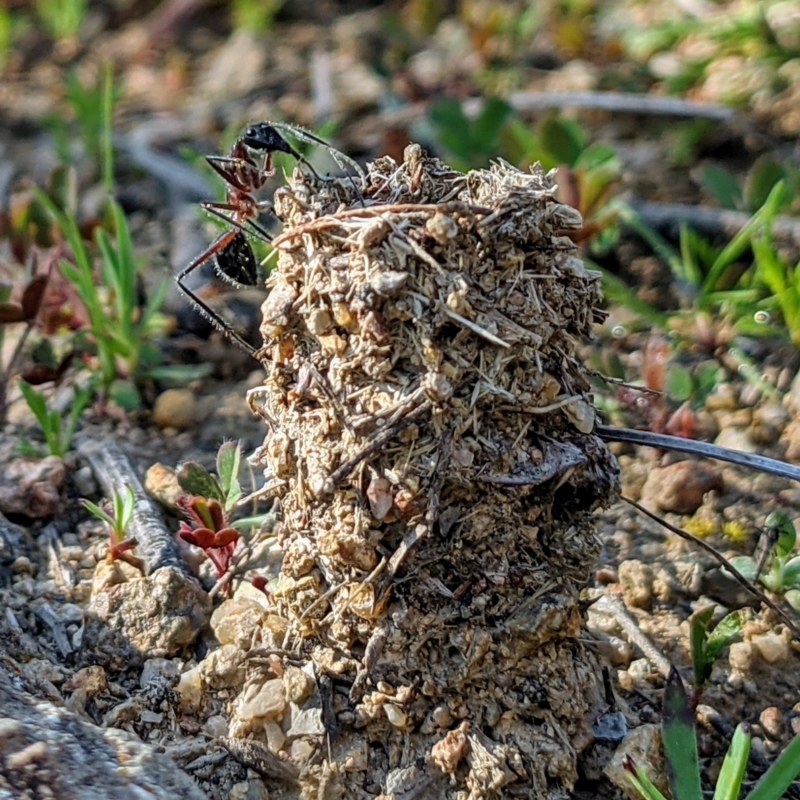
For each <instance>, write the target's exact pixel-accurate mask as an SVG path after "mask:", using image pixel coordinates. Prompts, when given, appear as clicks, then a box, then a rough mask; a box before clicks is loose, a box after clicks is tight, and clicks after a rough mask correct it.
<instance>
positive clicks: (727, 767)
mask: <svg viewBox="0 0 800 800" xmlns="http://www.w3.org/2000/svg"><path fill="white" fill-rule="evenodd" d="M662 738H663V741H664V755H665V756H666V761H667V776H668V779H669V788H670V794H671V796H672V798H673V800H703V797H704V795H703V792H702V788H701V782H700V776H701V773H700V760H699V758H698V752H697V731H696V728H695V722H694V714H693V710H692V702H691V699H690V697H689V694H688V693H687V691H686V689H685V688H684V686H683V681H682V680H681V678H680V675H679V674H678V671H677V670H676V669H674V668H673V669H672V670H671V672H670V675H669V678H668V679H667V685H666V688H665V689H664V708H663V721H662ZM750 739H751V734H750V730H749V726H747V725H746V724H744V723H742V724H740V725H739V726H738V727H737V728H736V732H735V733H734V735H733V739H732V741H731V745H730V747H729V748H728V753H727V755H726V756H725V760H724V761H723V764H722V769H721V770H720V773H719V777H718V778H717V784H716V786H715V788H714V797H713V800H737V798H738V797H739V795H740V794H741V791H742V787H743V784H744V779H745V774H746V771H747V761H748V758H749V756H750ZM625 769H626V770H627V771H628V774H629V777H630V780H631V783H632V784H633V785H634V787H635V788H636V790H637V791H638V792H639V794H640V795H641V796H642V797H644V798H645V800H666V798H665V797H664V795H663V794H662V793H661V792H660V791H659V789H657V788H656V786H655V785H654V784H653V782H652V781H651V780H650V778H649V777H648V776H647V775H646V774H645V773H644V771H643V770H642V769H641V768H640V767H638V766H637V765H636V763H635V762H634V761H633V759H632V758H628V760H627V762H626V764H625ZM798 774H800V736H795V737H794V739H792V741H791V742H790V743H789V746H788V747H787V748H786V749H785V750H784V751H783V753H781V755H780V756H779V757H778V759H777V760H776V761H775V762H774V763H773V764H772V766H771V767H770V768H769V769H768V770H767V771H766V772H765V773H764V775H762V776H761V778H760V779H759V781H758V783H757V784H756V785H755V787H754V788H753V789H752V790H751V791H750V792H749V793H748V794H747V795H746V797H745V800H780V798H781V797H783V795H784V793H785V792H786V790H787V789H788V788H789V786H790V785H791V783H792V781H794V779H795V778H796V777H797V775H798Z"/></svg>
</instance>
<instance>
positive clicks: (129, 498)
mask: <svg viewBox="0 0 800 800" xmlns="http://www.w3.org/2000/svg"><path fill="white" fill-rule="evenodd" d="M81 502H82V503H83V505H84V507H85V508H86V509H87V510H88V511H91V513H92V514H94V515H95V516H96V517H97V518H98V519H101V520H103V522H105V524H106V528H107V529H108V554H107V555H106V560H107V561H108V562H109V563H111V562H112V561H117V560H119V561H125V562H126V563H128V564H130V565H131V566H132V567H136V569H138V570H140V571H143V564H142V561H141V559H139V558H137V557H136V556H134V555H133V554H132V553H131V552H130V551H131V550H133V548H134V547H136V545H137V541H136V539H126V538H125V533H126V531H127V530H128V527H129V526H130V524H131V521H132V520H133V512H134V509H135V506H136V495H135V494H134V493H133V489H131V487H130V486H127V487H125V491H123V492H118V493H116V494H115V495H114V496H113V497H112V498H111V503H110V504H104V506H103V507H101V506H98V505H96V504H95V503H92V502H91V501H89V500H83V501H81Z"/></svg>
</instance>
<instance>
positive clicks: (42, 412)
mask: <svg viewBox="0 0 800 800" xmlns="http://www.w3.org/2000/svg"><path fill="white" fill-rule="evenodd" d="M19 389H20V391H21V392H22V396H23V397H24V398H25V402H26V403H27V404H28V408H30V410H31V411H32V412H33V416H34V417H36V421H37V422H38V423H39V427H40V428H41V429H42V430H43V431H44V429H45V427H46V426H47V424H48V418H47V402H46V401H45V399H44V396H43V395H41V394H39V392H37V391H36V390H35V389H34V388H33V386H31V385H30V384H29V383H27V382H25V381H22V380H21V381H20V382H19Z"/></svg>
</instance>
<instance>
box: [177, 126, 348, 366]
mask: <svg viewBox="0 0 800 800" xmlns="http://www.w3.org/2000/svg"><path fill="white" fill-rule="evenodd" d="M279 129H280V130H286V131H288V132H289V133H290V134H291V135H292V136H294V137H296V138H297V139H300V140H302V141H305V142H310V143H312V144H317V145H321V146H322V147H324V148H325V149H326V150H327V151H328V152H329V153H330V154H331V156H332V158H333V159H334V161H336V163H337V164H338V165H339V166H340V167H342V168H343V167H344V163H343V162H347V163H348V164H350V165H351V166H353V167H355V169H356V170H357V171H358V173H359V174H360V175H362V176H363V172H362V171H361V168H360V167H359V166H358V165H357V164H356V163H355V162H354V161H353V160H352V159H351V158H349V157H348V156H345V155H344V154H343V153H339V152H338V151H337V150H334V148H333V147H331V145H329V144H328V143H327V142H326V141H324V140H323V139H320V138H319V137H317V136H315V135H314V134H313V133H311V132H310V131H306V130H304V129H303V128H298V127H296V126H294V125H286V124H282V123H279V122H257V123H255V124H253V125H250V126H248V127H247V128H246V129H245V131H244V133H243V134H242V135H241V136H240V137H239V138H238V139H237V140H236V141H235V142H234V144H233V147H231V150H230V152H229V153H228V155H227V156H206V161H208V163H209V164H210V165H211V167H212V168H213V169H214V171H215V172H216V173H217V174H218V175H220V176H221V177H222V179H223V180H224V181H225V182H226V183H227V184H228V186H227V197H226V202H224V203H202V204H201V205H202V208H203V209H205V210H206V211H208V212H210V213H211V214H214V215H215V216H217V217H220V218H221V219H223V220H225V222H227V223H228V224H229V225H230V226H231V227H230V228H229V229H228V230H226V231H224V232H223V233H222V234H220V236H218V237H217V239H216V240H215V241H213V242H212V243H211V244H210V245H209V246H208V247H207V248H206V249H205V250H204V251H203V252H202V253H200V255H199V256H197V258H195V259H194V260H193V261H192V262H191V263H190V264H189V265H188V266H187V267H186V268H185V269H184V270H183V271H182V272H181V273H180V275H178V277H177V278H176V281H177V283H178V288H179V289H180V290H181V291H182V292H183V293H184V294H185V295H186V297H188V298H189V300H190V301H191V302H192V303H193V304H194V305H195V307H196V308H197V309H198V310H199V311H200V313H201V314H203V316H204V317H206V319H208V320H209V322H211V323H212V325H214V326H216V327H217V328H218V329H219V330H221V331H223V332H224V333H225V334H226V335H227V336H229V337H230V338H231V339H232V340H233V341H234V342H235V343H236V344H237V345H238V346H239V347H241V348H242V349H243V350H245V351H246V352H247V353H249V354H250V355H253V354H254V353H255V352H256V349H255V348H254V347H253V346H252V345H251V344H249V343H248V342H246V341H245V340H244V339H243V338H242V337H241V336H240V335H239V334H238V333H236V331H235V330H234V329H233V328H232V327H231V326H230V325H229V324H228V323H227V322H226V321H225V320H224V319H222V317H221V316H220V315H219V314H218V313H217V312H216V311H214V310H213V309H212V308H211V307H210V306H209V305H208V304H207V303H206V302H205V301H204V300H202V299H201V298H200V297H198V296H197V295H196V294H195V293H194V292H193V291H192V290H191V289H189V287H188V286H186V284H185V280H186V278H188V277H189V275H191V273H192V272H194V271H195V270H196V269H197V268H198V267H201V266H202V265H203V264H205V263H206V262H207V261H209V259H212V258H214V259H215V264H214V270H215V272H216V273H217V275H218V276H219V277H220V278H221V279H222V280H223V281H225V282H226V283H228V284H230V285H231V286H235V287H237V288H246V287H248V286H255V285H257V283H258V266H257V264H256V258H255V254H254V253H253V248H252V246H251V244H250V242H249V241H248V239H247V236H245V233H249V234H251V235H254V236H256V237H258V238H259V239H261V240H262V241H266V242H270V241H272V236H270V235H269V233H267V231H266V230H264V228H262V227H261V226H260V225H259V224H258V223H257V222H256V219H257V218H258V216H259V214H260V213H261V212H262V211H264V210H265V209H268V208H269V207H270V204H269V203H268V202H267V201H258V200H256V199H255V197H254V193H255V192H256V191H257V190H258V189H261V188H262V187H263V186H264V184H266V182H267V181H268V180H269V178H270V177H272V175H274V174H275V169H274V168H273V166H272V154H273V153H287V154H288V155H290V156H292V157H293V158H295V159H297V161H299V162H300V163H302V164H305V166H306V167H308V169H309V170H311V172H312V173H313V174H314V177H315V178H317V179H318V180H322V178H320V176H319V174H318V173H317V171H316V170H315V169H314V167H313V166H311V163H310V162H309V161H308V159H306V158H305V157H304V156H302V155H301V154H300V153H298V152H297V150H295V149H294V147H292V146H291V145H290V144H289V142H287V141H286V139H284V138H283V136H281V134H280V133H279ZM260 153H263V154H264V159H263V161H261V162H260V161H259V160H257V154H260Z"/></svg>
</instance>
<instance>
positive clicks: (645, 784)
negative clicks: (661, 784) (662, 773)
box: [625, 760, 667, 800]
mask: <svg viewBox="0 0 800 800" xmlns="http://www.w3.org/2000/svg"><path fill="white" fill-rule="evenodd" d="M625 769H626V770H627V772H628V778H630V781H631V783H632V784H633V785H634V787H635V788H636V791H637V792H639V794H640V795H641V796H642V797H644V798H645V800H667V798H666V797H664V795H663V794H661V792H660V791H659V790H658V789H657V788H656V787H655V786H654V785H653V782H652V781H651V780H650V778H648V777H647V775H645V774H644V771H643V770H642V769H641V767H639V766H637V765H636V764H635V763H634V762H633V761H632V760H631V762H630V763H629V764H626V765H625Z"/></svg>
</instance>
